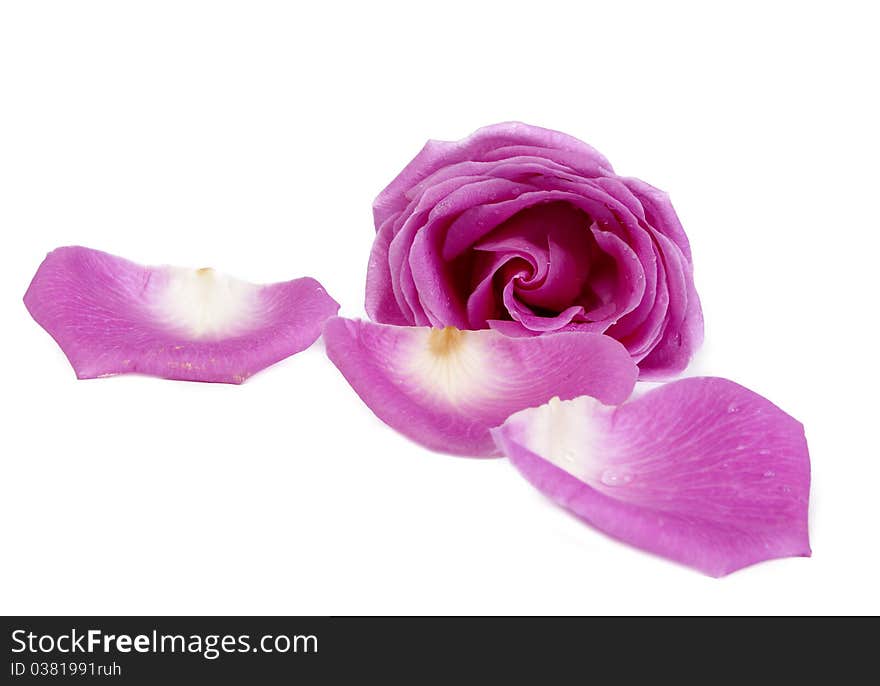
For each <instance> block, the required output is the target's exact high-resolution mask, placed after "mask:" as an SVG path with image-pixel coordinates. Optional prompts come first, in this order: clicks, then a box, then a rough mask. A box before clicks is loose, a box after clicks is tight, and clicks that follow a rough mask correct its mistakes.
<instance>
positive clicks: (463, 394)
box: [324, 317, 638, 456]
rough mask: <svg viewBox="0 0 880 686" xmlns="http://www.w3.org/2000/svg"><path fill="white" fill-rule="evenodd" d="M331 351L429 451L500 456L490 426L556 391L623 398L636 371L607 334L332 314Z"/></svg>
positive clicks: (327, 337) (372, 404)
mask: <svg viewBox="0 0 880 686" xmlns="http://www.w3.org/2000/svg"><path fill="white" fill-rule="evenodd" d="M324 343H325V345H326V347H327V355H328V357H329V358H330V360H331V361H332V362H333V364H335V365H336V366H337V367H338V368H339V371H341V372H342V374H343V375H344V376H345V378H346V379H347V380H348V382H349V383H350V384H351V385H352V387H353V388H354V390H355V391H356V392H357V394H358V395H359V396H360V397H361V399H363V401H364V402H365V403H366V404H367V406H369V408H370V409H371V410H372V411H373V412H374V413H375V414H376V415H377V416H378V417H379V418H380V419H381V420H382V421H384V422H385V423H386V424H388V425H389V426H391V427H392V428H394V429H397V430H398V431H400V432H401V433H402V434H404V435H405V436H408V437H409V438H411V439H412V440H414V441H415V442H417V443H420V444H421V445H424V446H426V447H427V448H430V449H432V450H438V451H441V452H447V453H453V454H458V455H472V456H490V455H498V454H499V452H498V449H497V448H496V446H495V444H494V443H493V441H492V437H491V435H490V434H489V429H490V428H491V427H494V426H498V425H499V424H501V423H502V422H503V421H504V420H505V419H506V418H507V417H508V416H509V415H510V414H511V413H513V412H516V411H517V410H521V409H523V408H525V407H533V406H537V405H540V404H541V403H544V402H546V401H547V400H548V399H550V398H551V397H553V396H560V397H563V398H573V397H576V396H579V395H584V394H589V395H592V396H595V397H597V398H599V399H601V400H602V401H604V402H610V403H615V402H622V401H623V400H625V399H626V398H627V397H629V394H630V393H631V392H632V389H633V386H634V385H635V380H636V375H637V373H638V372H637V368H636V366H635V363H634V362H633V361H632V359H631V357H630V356H629V353H628V352H627V351H626V349H625V348H624V347H623V346H622V345H621V344H620V343H618V342H617V341H615V340H614V339H612V338H609V337H608V336H602V335H600V334H589V333H562V334H553V335H547V336H541V337H525V338H510V337H507V336H504V335H503V334H500V333H498V332H496V331H492V330H490V329H483V330H479V331H461V330H459V329H455V328H453V327H446V328H444V329H432V328H428V327H406V326H392V325H386V324H374V323H372V322H365V321H359V320H351V319H343V318H341V317H334V318H333V319H331V320H330V321H328V322H327V324H326V326H325V327H324Z"/></svg>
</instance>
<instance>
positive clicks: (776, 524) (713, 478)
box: [492, 377, 810, 576]
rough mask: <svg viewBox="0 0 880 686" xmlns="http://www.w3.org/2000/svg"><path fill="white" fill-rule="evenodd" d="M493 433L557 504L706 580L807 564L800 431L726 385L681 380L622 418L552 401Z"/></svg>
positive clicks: (806, 463)
mask: <svg viewBox="0 0 880 686" xmlns="http://www.w3.org/2000/svg"><path fill="white" fill-rule="evenodd" d="M492 433H493V436H494V438H495V441H496V442H497V444H498V446H499V448H501V450H502V451H503V452H504V453H505V454H506V455H507V456H508V457H509V458H510V460H511V462H513V464H514V465H515V466H516V468H517V469H518V470H519V471H520V472H521V473H522V474H523V476H525V478H526V479H527V480H528V481H529V482H531V483H532V484H533V485H534V486H535V487H536V488H538V489H539V490H540V491H542V492H543V493H544V494H545V495H547V496H549V497H550V498H552V499H553V500H555V501H556V502H557V503H558V504H560V505H562V506H563V507H565V508H567V509H568V510H570V511H572V512H573V513H574V514H576V515H577V516H578V517H580V518H582V519H583V520H585V521H586V522H588V523H590V524H592V525H593V526H595V527H596V528H598V529H601V530H602V531H604V532H605V533H607V534H609V535H611V536H613V537H615V538H618V539H620V540H622V541H625V542H627V543H631V544H632V545H635V546H638V547H639V548H643V549H645V550H648V551H651V552H653V553H657V554H658V555H663V556H664V557H668V558H670V559H672V560H675V561H677V562H681V563H683V564H686V565H690V566H692V567H696V568H697V569H699V570H701V571H703V572H705V573H706V574H709V575H711V576H724V575H725V574H729V573H730V572H733V571H735V570H737V569H740V568H742V567H746V566H748V565H751V564H754V563H756V562H761V561H762V560H769V559H773V558H778V557H789V556H809V555H810V544H809V537H808V531H807V507H808V501H809V492H810V457H809V453H808V451H807V443H806V439H805V438H804V430H803V427H802V426H801V424H800V422H798V421H797V420H795V419H793V418H792V417H790V416H789V415H787V414H786V413H785V412H783V411H782V410H780V409H779V408H778V407H776V406H775V405H773V404H772V403H771V402H770V401H768V400H766V399H765V398H762V397H761V396H759V395H757V394H756V393H753V392H752V391H750V390H748V389H746V388H743V387H742V386H739V385H737V384H735V383H733V382H732V381H727V380H726V379H719V378H709V377H707V378H692V379H683V380H681V381H676V382H673V383H669V384H666V385H665V386H662V387H660V388H657V389H655V390H653V391H650V392H648V393H646V394H645V395H644V396H642V397H640V398H638V399H636V400H633V401H632V402H629V403H626V404H624V405H621V406H620V407H608V406H605V405H602V404H601V403H600V402H598V401H597V400H594V399H593V398H588V397H583V398H577V399H575V400H571V401H559V400H557V399H554V400H551V401H550V403H549V404H547V405H544V406H542V407H538V408H533V409H527V410H523V411H521V412H519V413H517V414H515V415H513V416H512V417H510V418H509V419H508V420H507V421H506V422H505V423H504V425H503V426H501V427H500V428H497V429H494V430H493V432H492Z"/></svg>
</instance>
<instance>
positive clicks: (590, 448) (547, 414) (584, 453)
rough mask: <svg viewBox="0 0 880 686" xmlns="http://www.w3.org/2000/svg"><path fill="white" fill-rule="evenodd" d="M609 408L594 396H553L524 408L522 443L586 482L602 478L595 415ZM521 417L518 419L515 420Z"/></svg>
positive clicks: (608, 410) (610, 409)
mask: <svg viewBox="0 0 880 686" xmlns="http://www.w3.org/2000/svg"><path fill="white" fill-rule="evenodd" d="M603 408H604V411H607V412H612V411H613V409H614V408H612V407H607V406H605V405H603V404H602V403H601V402H599V401H598V400H596V399H595V398H591V397H589V396H582V397H580V398H575V399H574V400H560V399H559V398H553V399H551V400H550V402H549V403H547V404H546V405H541V406H540V407H536V408H533V409H530V410H525V411H524V412H523V413H521V414H520V417H517V418H514V422H515V423H518V424H520V427H521V430H522V438H523V444H524V445H525V446H526V447H527V448H528V449H529V450H531V451H532V452H533V453H535V454H536V455H541V456H542V457H544V458H545V459H546V460H548V461H549V462H552V463H553V464H555V465H556V466H557V467H559V468H560V469H563V470H565V471H566V472H568V473H569V474H571V475H572V476H574V477H576V478H578V479H580V480H581V481H585V482H588V483H594V482H598V481H604V480H603V473H604V471H605V470H604V467H603V461H602V450H601V438H600V437H601V432H600V430H599V426H598V424H599V422H600V420H599V419H598V418H599V417H602V416H604V412H603ZM519 418H521V419H522V423H520V422H518V421H516V420H517V419H519Z"/></svg>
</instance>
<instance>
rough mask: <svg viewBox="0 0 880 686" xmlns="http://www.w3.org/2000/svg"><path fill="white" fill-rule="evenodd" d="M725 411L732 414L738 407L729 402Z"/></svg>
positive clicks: (737, 410)
mask: <svg viewBox="0 0 880 686" xmlns="http://www.w3.org/2000/svg"><path fill="white" fill-rule="evenodd" d="M727 411H728V412H729V413H730V414H733V413H734V412H739V407H737V406H736V405H735V404H734V403H730V405H728V406H727Z"/></svg>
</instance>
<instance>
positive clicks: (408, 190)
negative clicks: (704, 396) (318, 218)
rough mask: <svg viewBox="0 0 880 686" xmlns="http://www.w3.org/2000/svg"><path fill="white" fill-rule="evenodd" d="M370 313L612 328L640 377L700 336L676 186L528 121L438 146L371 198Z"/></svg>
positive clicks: (408, 320)
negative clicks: (657, 184) (668, 188)
mask: <svg viewBox="0 0 880 686" xmlns="http://www.w3.org/2000/svg"><path fill="white" fill-rule="evenodd" d="M373 214H374V219H375V224H376V231H377V234H376V240H375V243H374V244H373V249H372V253H371V255H370V263H369V269H368V273H367V291H366V309H367V314H368V315H369V316H370V318H371V319H373V320H374V321H377V322H381V323H386V324H397V325H415V326H433V327H446V326H453V327H457V328H459V329H485V328H493V329H497V330H499V331H501V332H503V333H505V334H508V335H511V336H528V335H543V334H549V333H554V332H559V331H585V332H599V333H605V334H607V335H608V336H611V337H613V338H615V339H617V340H618V341H620V342H621V343H622V344H623V345H624V346H625V347H626V348H627V350H628V351H629V353H630V355H632V357H633V359H634V360H635V361H636V362H637V363H638V365H639V368H640V376H641V378H643V379H644V378H657V377H664V376H670V375H672V374H675V373H676V372H679V371H681V370H682V369H684V368H685V367H686V366H687V363H688V361H689V360H690V358H691V356H692V355H693V352H694V351H695V350H696V348H697V347H698V346H699V344H700V343H701V342H702V337H703V318H702V313H701V310H700V301H699V298H698V296H697V292H696V290H695V288H694V281H693V265H692V261H691V251H690V246H689V245H688V239H687V236H686V235H685V233H684V230H683V229H682V226H681V224H680V222H679V220H678V217H677V216H676V214H675V211H674V210H673V208H672V205H671V204H670V202H669V198H668V197H667V195H666V194H665V193H664V192H662V191H660V190H658V189H656V188H654V187H653V186H650V185H648V184H647V183H644V182H643V181H639V180H638V179H634V178H628V177H621V176H617V175H616V174H615V173H614V171H613V170H612V168H611V165H610V164H609V163H608V161H607V160H606V159H605V158H604V157H603V156H602V155H601V154H600V153H598V152H597V151H596V150H594V149H593V148H592V147H590V146H589V145H587V144H586V143H583V142H582V141H579V140H577V139H576V138H572V137H571V136H568V135H566V134H563V133H559V132H556V131H550V130H547V129H542V128H538V127H534V126H528V125H526V124H521V123H506V124H497V125H495V126H489V127H486V128H483V129H480V130H478V131H477V132H475V133H474V134H472V135H471V136H469V137H468V138H465V139H463V140H461V141H458V142H444V141H429V142H428V143H427V144H426V145H425V147H424V148H423V149H422V151H421V152H420V153H419V154H418V155H416V157H415V158H414V159H413V160H412V161H411V162H410V163H409V164H408V165H407V166H406V168H405V169H404V170H403V171H402V172H401V173H400V174H399V175H398V176H397V178H395V179H394V180H393V181H392V182H391V183H390V184H389V185H388V187H387V188H385V190H383V191H382V192H381V193H380V194H379V196H378V197H377V198H376V201H375V203H374V205H373Z"/></svg>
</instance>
